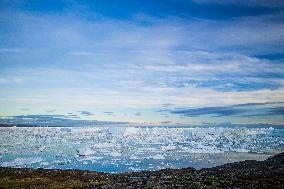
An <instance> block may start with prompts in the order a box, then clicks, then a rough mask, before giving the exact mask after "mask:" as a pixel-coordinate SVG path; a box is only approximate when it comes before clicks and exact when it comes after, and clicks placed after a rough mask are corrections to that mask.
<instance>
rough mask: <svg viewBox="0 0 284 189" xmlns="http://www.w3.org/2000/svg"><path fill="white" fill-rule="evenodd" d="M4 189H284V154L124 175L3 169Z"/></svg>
mask: <svg viewBox="0 0 284 189" xmlns="http://www.w3.org/2000/svg"><path fill="white" fill-rule="evenodd" d="M0 188H82V189H83V188H84V189H92V188H96V189H97V188H98V189H99V188H101V189H104V188H105V189H108V188H117V189H118V188H132V189H140V188H141V189H142V188H157V189H158V188H169V189H170V188H173V189H178V188H271V189H272V188H284V153H280V154H278V155H275V156H273V157H271V158H268V159H267V160H265V161H254V160H248V161H242V162H236V163H230V164H225V165H222V166H218V167H214V168H207V169H201V170H195V169H194V168H184V169H164V170H160V171H144V172H132V173H121V174H109V173H98V172H94V171H81V170H49V169H27V168H4V167H1V168H0Z"/></svg>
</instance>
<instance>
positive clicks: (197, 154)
mask: <svg viewBox="0 0 284 189" xmlns="http://www.w3.org/2000/svg"><path fill="white" fill-rule="evenodd" d="M0 135H1V138H0V165H1V166H5V167H34V168H38V167H42V168H60V169H88V170H95V171H104V172H126V171H141V170H158V169H163V168H181V167H195V168H203V167H212V166H216V165H221V164H224V163H228V162H235V161H240V160H246V159H255V160H264V159H266V158H267V157H269V156H270V155H272V154H275V153H279V152H281V151H284V129H274V128H229V127H210V128H203V127H194V128H189V127H178V128H169V127H88V128H87V127H83V128H82V127H72V128H60V127H52V128H48V127H25V128H24V127H6V128H5V127H2V128H0Z"/></svg>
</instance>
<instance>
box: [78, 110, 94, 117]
mask: <svg viewBox="0 0 284 189" xmlns="http://www.w3.org/2000/svg"><path fill="white" fill-rule="evenodd" d="M78 112H79V113H81V115H84V116H91V115H95V114H93V113H91V112H89V111H78Z"/></svg>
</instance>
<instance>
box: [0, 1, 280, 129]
mask: <svg viewBox="0 0 284 189" xmlns="http://www.w3.org/2000/svg"><path fill="white" fill-rule="evenodd" d="M283 33H284V3H283V1H281V0H271V1H266V0H249V1H248V0H247V1H243V0H239V1H233V0H226V1H225V0H218V1H217V0H163V1H159V0H151V1H150V0H145V1H134V0H108V1H103V0H94V1H76V0H62V1H43V0H40V1H36V0H34V1H32V0H31V1H25V0H22V1H17V0H14V1H13V0H12V1H8V0H1V1H0V40H1V43H0V115H1V116H3V117H9V116H10V117H11V116H27V117H31V118H34V117H35V116H36V115H39V116H42V115H47V116H48V115H51V116H48V117H49V118H50V119H51V118H52V117H56V115H61V116H62V115H63V116H64V117H66V118H70V119H88V120H102V121H115V122H117V121H122V122H134V123H154V124H159V123H171V124H176V123H183V124H199V123H204V122H206V123H223V122H231V123H273V124H284V117H283V114H284V112H283V107H284V104H283V102H284V88H283V84H284V64H283V61H284V37H283ZM51 121H52V119H51Z"/></svg>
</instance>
